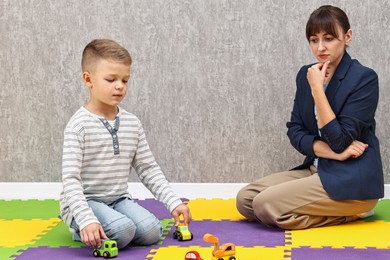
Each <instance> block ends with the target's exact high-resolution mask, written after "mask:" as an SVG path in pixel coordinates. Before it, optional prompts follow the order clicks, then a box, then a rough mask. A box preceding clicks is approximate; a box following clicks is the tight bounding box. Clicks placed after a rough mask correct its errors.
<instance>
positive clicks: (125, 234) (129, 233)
mask: <svg viewBox="0 0 390 260" xmlns="http://www.w3.org/2000/svg"><path fill="white" fill-rule="evenodd" d="M103 230H104V232H105V233H106V236H107V237H108V238H109V239H112V240H115V241H116V242H117V245H118V248H124V247H125V246H127V245H128V244H130V242H131V241H132V240H133V239H134V236H135V232H136V226H135V225H134V223H133V222H132V221H131V220H130V219H128V218H126V217H123V218H120V219H117V220H115V221H113V222H111V223H109V224H106V225H105V226H103Z"/></svg>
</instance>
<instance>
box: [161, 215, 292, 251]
mask: <svg viewBox="0 0 390 260" xmlns="http://www.w3.org/2000/svg"><path fill="white" fill-rule="evenodd" d="M189 230H190V231H191V233H192V234H193V239H192V240H191V241H177V240H176V239H174V238H173V232H174V231H175V228H174V227H172V229H171V230H170V232H169V234H168V235H167V236H166V238H165V239H164V241H163V242H162V246H206V247H207V246H210V245H211V244H210V243H208V242H205V241H204V240H203V236H204V234H206V233H210V234H213V235H215V236H216V237H218V238H219V242H220V243H221V244H223V243H227V242H231V243H234V244H236V245H237V246H244V247H253V246H265V247H274V246H284V244H285V242H284V240H285V239H284V231H283V230H281V229H277V228H268V227H265V226H263V225H261V224H259V223H256V222H249V221H229V220H221V221H212V220H202V221H191V223H190V225H189Z"/></svg>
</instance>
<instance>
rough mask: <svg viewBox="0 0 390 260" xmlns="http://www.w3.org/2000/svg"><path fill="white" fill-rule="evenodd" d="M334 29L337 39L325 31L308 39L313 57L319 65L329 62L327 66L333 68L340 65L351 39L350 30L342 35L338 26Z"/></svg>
mask: <svg viewBox="0 0 390 260" xmlns="http://www.w3.org/2000/svg"><path fill="white" fill-rule="evenodd" d="M336 29H337V32H338V35H339V37H338V38H336V37H335V36H333V35H331V34H329V33H327V32H325V31H321V32H319V33H317V34H316V35H312V36H310V38H309V42H310V48H311V50H312V52H313V55H314V57H316V59H317V60H318V61H319V62H321V63H324V62H326V61H330V64H329V65H330V66H334V67H337V65H338V64H339V63H340V60H341V58H342V57H343V55H344V51H345V47H346V46H347V45H349V43H350V41H351V38H352V30H351V29H349V30H348V31H347V33H344V32H343V30H342V29H341V27H340V26H339V25H336Z"/></svg>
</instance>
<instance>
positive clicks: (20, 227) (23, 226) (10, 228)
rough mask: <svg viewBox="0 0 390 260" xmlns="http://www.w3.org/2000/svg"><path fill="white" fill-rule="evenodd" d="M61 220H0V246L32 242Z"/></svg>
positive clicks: (22, 244) (6, 246)
mask: <svg viewBox="0 0 390 260" xmlns="http://www.w3.org/2000/svg"><path fill="white" fill-rule="evenodd" d="M60 221H61V220H60V219H59V218H52V219H46V220H41V219H32V220H22V219H15V220H0V230H1V234H2V235H1V236H0V247H3V248H12V247H17V246H24V245H28V244H32V243H33V242H32V241H33V240H36V239H37V238H38V237H39V236H41V235H42V234H44V233H45V232H46V231H47V230H48V229H49V228H50V227H52V226H55V225H56V224H57V223H58V222H60Z"/></svg>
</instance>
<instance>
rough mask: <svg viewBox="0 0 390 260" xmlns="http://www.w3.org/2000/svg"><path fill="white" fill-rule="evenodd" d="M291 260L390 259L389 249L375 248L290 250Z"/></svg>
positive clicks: (304, 248) (302, 248)
mask: <svg viewBox="0 0 390 260" xmlns="http://www.w3.org/2000/svg"><path fill="white" fill-rule="evenodd" d="M291 259H292V260H312V259H316V260H329V259H332V260H351V259H353V260H367V259H378V260H379V259H380V260H389V259H390V249H376V248H367V249H360V248H353V247H345V248H331V247H324V248H310V247H301V248H292V250H291Z"/></svg>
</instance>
